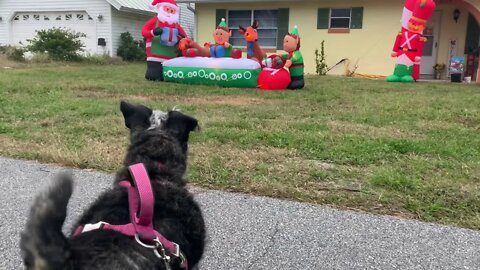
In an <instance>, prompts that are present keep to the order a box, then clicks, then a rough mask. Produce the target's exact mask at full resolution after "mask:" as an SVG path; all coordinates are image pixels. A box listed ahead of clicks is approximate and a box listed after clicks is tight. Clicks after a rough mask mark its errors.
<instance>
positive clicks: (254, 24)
mask: <svg viewBox="0 0 480 270" xmlns="http://www.w3.org/2000/svg"><path fill="white" fill-rule="evenodd" d="M259 26H260V24H259V23H258V21H257V20H254V21H253V24H252V28H253V29H257V28H258V27H259Z"/></svg>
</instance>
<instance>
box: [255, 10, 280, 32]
mask: <svg viewBox="0 0 480 270" xmlns="http://www.w3.org/2000/svg"><path fill="white" fill-rule="evenodd" d="M253 19H254V20H258V22H259V23H260V28H262V27H267V28H277V24H278V10H255V11H254V12H253Z"/></svg>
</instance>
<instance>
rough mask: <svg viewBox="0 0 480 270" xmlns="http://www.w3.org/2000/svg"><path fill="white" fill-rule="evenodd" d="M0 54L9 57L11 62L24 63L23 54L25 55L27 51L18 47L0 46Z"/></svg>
mask: <svg viewBox="0 0 480 270" xmlns="http://www.w3.org/2000/svg"><path fill="white" fill-rule="evenodd" d="M0 53H3V54H5V55H6V56H7V58H8V59H9V60H12V61H18V62H23V61H25V58H24V57H23V54H24V53H25V49H24V48H22V47H18V46H10V45H7V46H0Z"/></svg>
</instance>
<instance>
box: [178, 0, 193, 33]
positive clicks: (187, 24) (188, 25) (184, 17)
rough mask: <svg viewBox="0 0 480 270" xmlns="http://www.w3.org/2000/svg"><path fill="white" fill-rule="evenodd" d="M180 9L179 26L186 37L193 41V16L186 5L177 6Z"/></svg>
mask: <svg viewBox="0 0 480 270" xmlns="http://www.w3.org/2000/svg"><path fill="white" fill-rule="evenodd" d="M178 6H179V7H180V25H181V26H182V28H183V30H185V32H186V33H187V35H188V37H190V38H192V39H195V15H194V14H193V12H192V11H191V10H189V9H188V4H178Z"/></svg>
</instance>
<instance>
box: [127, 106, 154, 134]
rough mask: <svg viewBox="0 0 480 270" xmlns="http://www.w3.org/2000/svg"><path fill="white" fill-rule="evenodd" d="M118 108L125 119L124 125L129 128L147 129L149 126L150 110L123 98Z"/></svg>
mask: <svg viewBox="0 0 480 270" xmlns="http://www.w3.org/2000/svg"><path fill="white" fill-rule="evenodd" d="M120 110H121V111H122V114H123V118H124V119H125V126H127V128H129V129H130V130H134V129H138V128H141V129H147V128H149V127H150V116H151V115H152V110H151V109H150V108H147V107H145V106H142V105H134V104H131V103H128V102H126V101H124V100H122V101H121V102H120Z"/></svg>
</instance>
